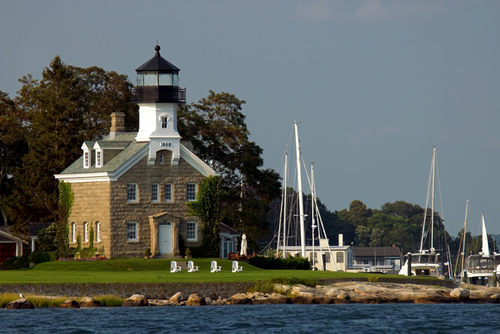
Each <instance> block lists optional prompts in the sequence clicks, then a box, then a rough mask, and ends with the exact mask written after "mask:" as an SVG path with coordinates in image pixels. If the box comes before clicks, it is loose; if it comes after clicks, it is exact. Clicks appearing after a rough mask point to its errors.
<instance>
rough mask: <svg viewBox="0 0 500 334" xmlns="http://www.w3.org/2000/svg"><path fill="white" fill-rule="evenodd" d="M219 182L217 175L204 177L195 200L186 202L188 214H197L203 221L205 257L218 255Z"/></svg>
mask: <svg viewBox="0 0 500 334" xmlns="http://www.w3.org/2000/svg"><path fill="white" fill-rule="evenodd" d="M219 184H220V178H219V177H217V176H209V177H206V178H205V179H203V181H202V183H201V185H200V189H199V190H198V194H197V195H196V201H194V202H189V203H188V207H189V214H191V215H194V216H197V217H198V218H200V219H201V221H202V223H203V229H202V236H203V243H202V252H203V254H204V256H205V257H219V256H220V233H219V231H220V230H219V218H220V216H219V214H220V212H219V190H218V188H219Z"/></svg>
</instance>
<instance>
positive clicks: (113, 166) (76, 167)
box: [59, 132, 149, 175]
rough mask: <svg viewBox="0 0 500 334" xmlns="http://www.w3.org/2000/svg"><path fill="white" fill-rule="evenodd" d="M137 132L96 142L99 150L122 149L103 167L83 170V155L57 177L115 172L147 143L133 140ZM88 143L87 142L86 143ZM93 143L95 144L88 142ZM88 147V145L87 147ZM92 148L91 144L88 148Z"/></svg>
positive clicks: (123, 133) (124, 133) (119, 134)
mask: <svg viewBox="0 0 500 334" xmlns="http://www.w3.org/2000/svg"><path fill="white" fill-rule="evenodd" d="M136 136H137V132H122V133H118V134H116V136H115V138H114V139H110V138H109V136H107V137H106V138H104V139H103V140H100V141H98V142H99V146H101V148H119V147H124V149H123V151H122V152H120V153H118V154H117V155H116V156H115V157H114V158H113V159H111V160H110V161H108V162H106V164H104V166H102V167H100V168H96V167H95V164H94V165H92V166H90V167H89V168H83V155H82V156H80V157H79V158H78V159H77V160H76V161H75V162H73V163H72V164H71V165H70V166H69V167H68V168H66V169H65V170H64V171H62V172H61V173H60V174H59V175H67V174H92V173H106V172H115V171H116V170H117V169H118V168H119V167H121V166H122V165H123V164H124V163H125V162H126V161H128V160H129V159H130V158H132V157H133V156H134V155H135V154H137V153H138V152H139V151H140V150H142V149H143V148H144V147H145V146H147V145H148V144H149V143H147V142H146V143H138V142H137V141H136V140H135V137H136ZM86 143H89V142H86ZM90 143H95V142H90ZM87 146H88V145H87ZM89 147H90V148H93V147H94V145H93V144H92V145H91V146H89Z"/></svg>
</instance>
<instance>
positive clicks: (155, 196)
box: [55, 46, 215, 258]
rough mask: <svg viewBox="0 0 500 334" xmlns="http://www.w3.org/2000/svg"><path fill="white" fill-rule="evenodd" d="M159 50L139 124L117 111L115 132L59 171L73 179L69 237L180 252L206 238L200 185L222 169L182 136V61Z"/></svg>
mask: <svg viewBox="0 0 500 334" xmlns="http://www.w3.org/2000/svg"><path fill="white" fill-rule="evenodd" d="M155 50H156V54H155V56H154V57H153V58H151V59H150V60H149V61H147V62H146V63H144V64H143V65H142V66H140V67H139V68H137V69H136V72H137V87H136V88H135V92H134V102H136V103H137V104H138V105H139V114H140V115H139V131H138V132H133V133H130V132H125V127H124V114H123V113H120V112H115V113H113V114H112V116H111V117H112V119H111V123H112V125H111V129H110V134H109V135H108V136H106V137H105V138H104V139H102V140H97V141H88V142H85V143H83V144H82V156H81V157H80V158H79V159H78V160H76V161H75V162H74V163H73V164H72V165H71V166H69V167H68V168H67V169H65V170H64V171H63V172H62V173H61V174H58V175H55V177H56V178H57V179H59V180H61V181H66V182H68V183H70V184H71V190H72V192H73V194H74V198H75V202H74V205H73V208H72V211H71V215H70V217H69V242H70V246H72V247H76V245H77V242H76V241H77V236H78V235H80V236H81V240H82V247H88V246H89V238H90V228H91V227H92V228H93V230H94V246H95V247H97V248H100V247H104V251H105V256H106V257H108V258H117V257H139V256H143V254H144V251H145V250H146V249H147V248H149V249H150V250H151V252H152V254H153V255H155V256H159V255H165V256H176V255H180V251H179V235H180V236H182V238H183V239H184V241H185V244H186V247H189V246H194V245H199V244H201V222H200V220H199V219H198V218H197V217H193V216H189V215H188V206H187V203H188V202H189V201H194V200H196V193H197V190H198V186H199V184H200V183H201V181H202V180H203V178H204V177H207V176H209V175H215V171H214V170H213V169H212V168H210V167H209V166H208V165H207V164H205V163H204V162H203V161H202V160H201V159H199V158H198V157H197V156H196V155H195V154H193V152H191V150H190V149H189V143H184V142H181V137H180V135H179V133H178V131H177V105H178V104H179V103H184V102H185V100H186V90H185V89H183V88H180V87H179V68H177V67H176V66H174V65H173V64H171V63H170V62H168V61H167V60H166V59H164V58H163V57H161V56H160V47H159V46H156V47H155Z"/></svg>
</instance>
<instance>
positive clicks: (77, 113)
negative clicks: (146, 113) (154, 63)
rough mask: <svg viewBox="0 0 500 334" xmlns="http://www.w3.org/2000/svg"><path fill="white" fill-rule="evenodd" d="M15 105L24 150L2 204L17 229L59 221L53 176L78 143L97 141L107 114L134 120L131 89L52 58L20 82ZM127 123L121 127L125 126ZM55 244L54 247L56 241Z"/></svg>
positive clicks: (113, 76)
mask: <svg viewBox="0 0 500 334" xmlns="http://www.w3.org/2000/svg"><path fill="white" fill-rule="evenodd" d="M20 82H21V83H22V85H23V86H22V87H21V89H20V91H19V92H18V94H19V95H18V97H17V98H16V100H15V102H16V105H17V106H18V108H19V109H20V112H21V114H22V116H21V117H20V118H21V119H22V120H24V121H25V124H29V127H26V130H27V133H26V134H25V136H24V139H25V141H26V144H27V146H28V149H27V150H25V153H24V155H23V157H22V161H21V162H22V164H23V166H22V168H17V169H15V170H14V171H12V173H11V176H12V179H13V181H14V184H13V186H12V188H11V190H12V194H11V195H10V196H9V197H8V200H7V201H6V202H5V204H6V208H7V212H8V215H9V219H11V220H12V221H15V222H16V228H17V230H18V231H24V232H26V231H27V228H28V222H30V221H38V222H44V221H59V220H58V218H59V217H58V215H59V210H58V204H59V203H58V182H57V180H56V179H55V178H54V176H53V175H54V174H58V173H60V172H61V171H63V170H64V169H65V168H66V167H68V166H69V165H70V164H71V163H73V162H74V161H75V160H76V159H77V158H79V157H80V156H81V154H82V153H81V149H80V148H81V145H82V143H83V142H84V141H88V140H96V139H101V138H102V137H103V136H104V135H105V134H106V133H107V132H108V131H109V125H110V115H111V113H112V112H115V111H122V112H125V114H126V115H127V117H126V122H134V123H136V122H137V117H138V113H137V105H134V104H131V103H129V102H130V96H131V92H130V88H131V87H132V85H131V84H130V82H129V81H128V80H127V78H126V76H124V75H119V74H117V73H115V72H106V71H104V70H103V69H101V68H98V67H89V68H79V67H74V66H70V65H66V64H64V63H63V62H62V60H61V59H60V57H59V56H56V57H55V58H54V59H53V60H52V61H51V63H50V65H49V66H48V67H46V68H45V69H44V70H43V72H42V79H41V80H40V81H38V80H35V79H33V78H32V76H31V75H28V76H25V77H23V78H21V79H20ZM126 125H127V124H126ZM58 246H59V243H58Z"/></svg>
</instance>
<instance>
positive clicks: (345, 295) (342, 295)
mask: <svg viewBox="0 0 500 334" xmlns="http://www.w3.org/2000/svg"><path fill="white" fill-rule="evenodd" d="M337 298H338V299H342V300H349V299H351V296H349V294H348V293H347V292H345V291H342V292H341V293H339V294H338V295H337Z"/></svg>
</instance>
